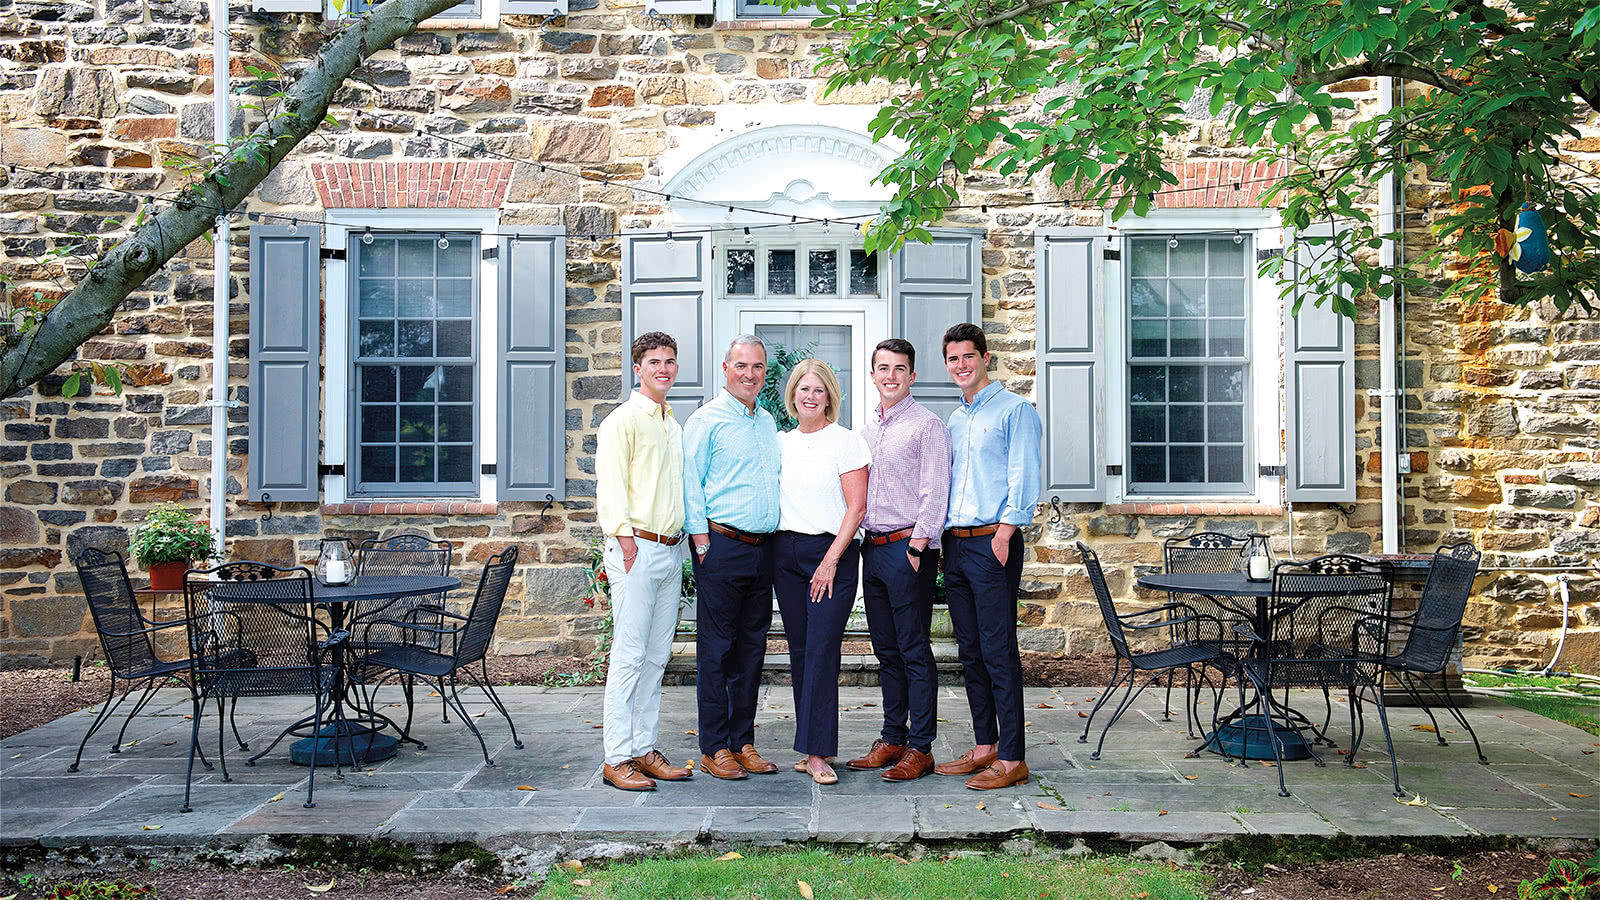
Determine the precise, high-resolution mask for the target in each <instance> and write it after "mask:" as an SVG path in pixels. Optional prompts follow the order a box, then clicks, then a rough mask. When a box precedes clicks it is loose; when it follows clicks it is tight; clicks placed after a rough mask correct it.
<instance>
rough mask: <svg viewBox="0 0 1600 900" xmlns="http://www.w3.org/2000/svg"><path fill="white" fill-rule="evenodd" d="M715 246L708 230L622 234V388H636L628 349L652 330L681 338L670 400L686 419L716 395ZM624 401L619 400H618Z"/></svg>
mask: <svg viewBox="0 0 1600 900" xmlns="http://www.w3.org/2000/svg"><path fill="white" fill-rule="evenodd" d="M711 268H712V259H711V246H710V237H709V236H708V235H704V234H691V235H675V236H673V237H672V238H671V239H670V240H669V239H668V236H667V235H665V234H660V233H639V234H629V235H624V236H623V239H622V356H623V360H622V371H623V379H622V382H623V386H624V391H631V390H633V365H632V359H631V356H630V352H629V348H630V347H631V346H632V345H633V339H634V338H635V337H638V336H639V335H641V334H644V333H646V332H649V331H664V332H666V333H667V334H670V335H672V337H673V338H674V339H675V340H676V341H677V342H678V381H677V383H676V384H674V385H673V387H672V390H671V391H668V392H667V403H669V404H670V405H671V406H672V412H673V414H674V415H676V416H677V417H678V421H680V422H682V421H685V420H687V419H688V418H689V414H690V413H692V412H694V411H695V410H697V409H699V408H700V404H702V403H704V402H705V401H707V400H709V399H710V398H711V397H714V396H716V391H717V386H718V384H719V383H720V379H721V375H722V372H721V370H720V368H719V367H718V366H717V365H716V362H717V361H718V360H720V359H721V356H722V355H721V353H720V348H713V347H711V346H710V344H711ZM618 399H621V398H618Z"/></svg>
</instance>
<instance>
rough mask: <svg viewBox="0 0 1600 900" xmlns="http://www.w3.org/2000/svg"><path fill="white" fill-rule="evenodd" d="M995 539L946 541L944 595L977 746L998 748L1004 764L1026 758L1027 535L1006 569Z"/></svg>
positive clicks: (1018, 540) (1014, 542)
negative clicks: (1020, 639)
mask: <svg viewBox="0 0 1600 900" xmlns="http://www.w3.org/2000/svg"><path fill="white" fill-rule="evenodd" d="M993 537H994V536H993V535H982V536H979V537H970V538H958V537H955V536H953V535H951V534H949V533H948V532H946V533H945V536H944V552H945V557H944V592H945V602H946V603H948V604H949V606H950V624H952V625H954V626H955V631H956V642H957V643H958V644H959V645H960V648H961V673H962V677H963V679H965V681H966V685H967V705H968V706H969V707H971V709H972V734H973V737H974V739H975V740H974V743H977V744H998V745H999V752H1000V758H1001V759H1017V760H1020V759H1023V758H1024V757H1023V752H1024V749H1025V748H1024V741H1023V736H1022V657H1021V656H1019V655H1018V654H1017V588H1018V587H1019V586H1020V585H1021V584H1022V532H1021V531H1018V532H1017V533H1016V534H1013V535H1012V536H1011V552H1010V553H1009V554H1008V555H1007V558H1006V564H1005V565H1004V566H1001V565H1000V561H999V560H998V559H995V556H994V548H993V547H992V546H991V545H990V541H991V540H992V539H993Z"/></svg>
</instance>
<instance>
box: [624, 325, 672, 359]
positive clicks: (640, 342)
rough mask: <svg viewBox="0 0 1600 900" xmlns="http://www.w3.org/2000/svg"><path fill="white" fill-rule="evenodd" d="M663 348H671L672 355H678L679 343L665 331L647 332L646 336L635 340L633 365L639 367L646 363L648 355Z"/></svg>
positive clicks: (643, 335) (640, 336)
mask: <svg viewBox="0 0 1600 900" xmlns="http://www.w3.org/2000/svg"><path fill="white" fill-rule="evenodd" d="M661 347H671V348H672V355H673V356H677V355H678V342H677V341H675V340H673V339H672V335H670V334H667V333H666V332H665V331H646V332H645V333H644V334H641V335H639V336H638V337H636V338H634V339H633V364H634V365H636V366H637V365H638V364H639V363H641V362H643V361H644V355H645V354H646V353H649V352H650V351H651V350H656V349H659V348H661Z"/></svg>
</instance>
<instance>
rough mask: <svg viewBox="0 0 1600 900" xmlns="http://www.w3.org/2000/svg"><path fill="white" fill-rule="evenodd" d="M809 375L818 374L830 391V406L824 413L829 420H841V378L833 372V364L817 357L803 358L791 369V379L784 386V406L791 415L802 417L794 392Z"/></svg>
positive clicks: (823, 384)
mask: <svg viewBox="0 0 1600 900" xmlns="http://www.w3.org/2000/svg"><path fill="white" fill-rule="evenodd" d="M807 375H815V376H817V380H818V381H821V382H822V389H823V390H825V391H827V393H828V406H827V408H826V409H824V410H823V411H822V414H823V415H824V416H825V417H827V419H828V421H829V422H837V421H839V405H840V403H839V399H840V397H842V396H843V392H842V391H840V390H839V378H838V376H836V375H834V374H833V366H830V365H828V364H827V363H825V362H823V361H822V360H820V359H817V358H815V357H813V358H811V359H802V360H800V361H799V362H798V363H796V364H795V367H794V368H793V369H790V370H789V381H788V383H787V384H785V385H784V386H783V408H784V409H786V410H788V411H789V415H790V417H792V418H796V419H798V418H800V413H799V412H797V411H796V410H795V408H794V392H795V389H796V388H798V387H800V379H802V378H804V377H806V376H807Z"/></svg>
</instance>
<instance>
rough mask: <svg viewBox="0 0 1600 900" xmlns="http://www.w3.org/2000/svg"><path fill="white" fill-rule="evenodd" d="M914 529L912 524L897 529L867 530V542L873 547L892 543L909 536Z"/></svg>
mask: <svg viewBox="0 0 1600 900" xmlns="http://www.w3.org/2000/svg"><path fill="white" fill-rule="evenodd" d="M915 530H916V528H915V526H912V527H907V528H902V529H900V530H899V531H869V532H867V543H869V544H871V545H872V546H874V547H882V546H883V545H884V544H892V543H894V542H895V541H898V540H901V539H903V538H908V537H911V532H913V531H915Z"/></svg>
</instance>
